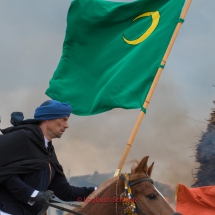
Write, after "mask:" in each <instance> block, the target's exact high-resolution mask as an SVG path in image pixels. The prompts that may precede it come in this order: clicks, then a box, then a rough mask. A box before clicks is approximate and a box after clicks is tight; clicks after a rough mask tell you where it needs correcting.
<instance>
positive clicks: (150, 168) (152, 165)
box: [147, 162, 154, 177]
mask: <svg viewBox="0 0 215 215" xmlns="http://www.w3.org/2000/svg"><path fill="white" fill-rule="evenodd" d="M153 167H154V162H153V163H152V164H151V166H150V167H149V168H148V172H147V174H148V176H149V177H151V175H152V170H153Z"/></svg>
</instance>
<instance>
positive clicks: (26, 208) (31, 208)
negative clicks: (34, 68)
mask: <svg viewBox="0 0 215 215" xmlns="http://www.w3.org/2000/svg"><path fill="white" fill-rule="evenodd" d="M71 111H72V108H71V106H70V105H69V104H67V103H61V102H58V101H55V100H48V101H46V102H44V103H43V104H41V105H40V106H39V107H37V108H36V110H35V114H34V119H29V120H24V121H23V119H24V117H23V115H22V113H20V112H14V113H13V114H12V115H11V116H12V118H11V123H12V124H13V125H14V126H12V127H9V128H6V129H3V130H1V132H2V133H3V135H1V136H0V214H1V215H2V214H12V215H23V214H25V215H32V214H35V215H36V214H38V213H39V211H40V210H41V209H42V202H49V201H50V199H51V198H52V197H53V192H54V194H55V195H56V196H57V197H59V198H60V199H62V200H64V201H76V200H77V198H82V199H84V198H85V197H87V196H88V195H89V194H90V193H92V192H93V191H94V189H95V188H94V187H88V188H86V187H74V186H70V185H69V183H68V182H67V180H66V177H65V175H64V173H63V169H62V166H61V165H60V164H59V162H58V160H57V156H56V154H55V150H54V147H53V145H52V139H53V138H60V137H61V136H62V134H63V133H64V132H65V130H66V129H67V128H68V119H69V116H70V113H71ZM50 190H51V191H53V192H51V191H50Z"/></svg>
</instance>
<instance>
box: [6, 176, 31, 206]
mask: <svg viewBox="0 0 215 215" xmlns="http://www.w3.org/2000/svg"><path fill="white" fill-rule="evenodd" d="M2 184H3V186H4V187H5V188H6V189H7V190H8V191H9V192H10V193H12V195H13V196H14V197H15V198H17V199H18V200H19V201H21V202H23V203H25V204H27V203H28V202H29V199H30V197H31V195H32V193H33V192H34V190H35V189H34V188H32V187H30V186H28V185H27V184H25V183H24V182H23V181H22V180H21V179H20V178H19V176H18V175H14V176H12V177H10V178H8V179H7V180H6V181H4V182H3V183H2Z"/></svg>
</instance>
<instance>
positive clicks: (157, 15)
mask: <svg viewBox="0 0 215 215" xmlns="http://www.w3.org/2000/svg"><path fill="white" fill-rule="evenodd" d="M146 16H152V24H151V26H150V27H149V29H148V30H147V31H146V32H145V33H144V34H143V35H142V36H140V37H139V38H137V39H136V40H127V39H126V38H125V37H123V39H124V41H125V42H126V43H128V44H130V45H137V44H139V43H142V42H143V41H144V40H145V39H146V38H147V37H149V36H150V35H151V34H152V32H153V31H154V30H155V29H156V27H157V25H158V23H159V20H160V13H159V12H158V11H156V12H147V13H143V14H141V15H139V16H138V17H136V18H135V19H134V20H133V21H132V22H134V21H136V20H137V19H140V18H142V17H146Z"/></svg>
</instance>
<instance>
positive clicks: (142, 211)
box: [135, 202, 147, 215]
mask: <svg viewBox="0 0 215 215" xmlns="http://www.w3.org/2000/svg"><path fill="white" fill-rule="evenodd" d="M135 204H136V205H137V208H138V209H139V210H140V211H141V213H142V214H143V215H147V214H146V213H145V212H144V210H143V209H142V208H141V207H140V205H139V204H138V203H137V202H136V203H135Z"/></svg>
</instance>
